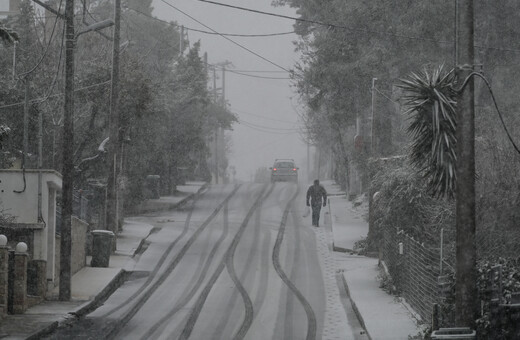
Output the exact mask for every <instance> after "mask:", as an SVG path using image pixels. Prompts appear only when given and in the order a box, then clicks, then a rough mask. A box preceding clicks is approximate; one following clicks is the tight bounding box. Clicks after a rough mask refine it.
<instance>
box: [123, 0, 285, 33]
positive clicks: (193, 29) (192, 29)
mask: <svg viewBox="0 0 520 340" xmlns="http://www.w3.org/2000/svg"><path fill="white" fill-rule="evenodd" d="M128 9H129V10H131V11H134V12H136V13H139V14H141V15H143V16H145V17H147V18H150V19H153V20H156V21H160V22H163V23H165V24H168V25H171V26H175V27H180V25H178V24H175V23H172V22H168V21H166V20H162V19H159V18H157V17H154V16H151V15H149V14H146V13H144V12H142V11H139V10H137V9H135V8H131V7H128ZM184 29H185V30H188V31H193V32H198V33H204V34H212V35H225V36H228V37H246V38H260V37H275V36H280V35H288V34H295V32H294V31H288V32H277V33H265V34H240V33H219V32H210V31H204V30H199V29H196V28H190V27H186V26H184Z"/></svg>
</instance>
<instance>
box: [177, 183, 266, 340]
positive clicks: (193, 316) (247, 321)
mask: <svg viewBox="0 0 520 340" xmlns="http://www.w3.org/2000/svg"><path fill="white" fill-rule="evenodd" d="M273 187H274V186H273V185H271V189H270V192H271V191H272V190H273ZM266 189H267V186H266V187H264V188H263V190H262V192H261V193H260V195H259V196H258V198H257V200H256V201H255V202H254V203H253V206H252V207H251V208H250V209H249V211H248V213H247V215H246V217H245V218H244V220H243V222H242V224H241V225H240V228H239V229H238V231H237V233H236V234H235V237H234V238H233V241H232V242H231V245H230V246H229V248H228V250H227V251H226V255H224V258H223V259H222V260H221V261H220V264H219V266H218V268H217V269H216V270H215V272H214V273H213V275H212V276H211V278H210V280H209V282H208V283H207V284H206V286H205V287H204V289H203V291H202V293H201V294H200V295H199V298H198V299H197V302H196V303H195V305H194V307H193V309H192V311H191V313H190V315H189V317H188V321H187V322H186V325H185V327H184V329H183V331H182V333H181V335H180V337H179V339H181V340H186V339H188V338H189V337H190V335H191V332H192V331H193V328H194V327H195V323H196V322H197V319H198V317H199V315H200V312H201V311H202V307H204V304H205V303H206V300H207V298H208V295H209V293H210V292H211V289H212V288H213V286H214V285H215V282H216V281H217V279H218V278H219V276H220V274H221V273H222V271H223V270H224V268H225V267H226V263H227V261H229V260H228V259H229V258H230V257H231V260H232V258H233V255H234V252H235V249H236V246H237V245H238V242H239V241H240V238H241V237H242V234H243V233H244V230H245V228H246V227H247V224H248V223H249V220H250V219H251V217H252V215H253V213H254V212H255V210H256V209H257V208H258V206H259V205H260V204H261V202H262V201H263V200H264V199H265V196H264V193H265V191H266ZM235 279H236V275H235ZM233 282H235V284H238V286H237V288H238V289H239V291H240V293H241V295H242V297H243V299H244V303H245V305H246V313H245V317H244V320H243V322H242V325H241V327H240V329H239V331H238V332H237V334H235V336H234V338H235V339H236V338H237V336H240V335H241V334H244V335H245V333H247V330H248V329H249V326H250V325H251V322H252V319H253V309H252V303H250V302H251V299H250V298H249V295H247V292H246V291H245V289H244V287H243V286H242V284H241V283H240V281H238V280H237V281H235V280H233ZM240 287H241V288H240ZM248 302H249V303H248Z"/></svg>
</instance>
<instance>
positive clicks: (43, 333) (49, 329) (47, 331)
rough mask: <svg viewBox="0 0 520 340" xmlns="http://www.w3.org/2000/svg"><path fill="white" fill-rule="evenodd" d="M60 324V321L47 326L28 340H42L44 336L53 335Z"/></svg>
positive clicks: (27, 339)
mask: <svg viewBox="0 0 520 340" xmlns="http://www.w3.org/2000/svg"><path fill="white" fill-rule="evenodd" d="M59 325H60V323H59V321H54V322H52V323H51V324H49V325H47V326H45V327H44V328H42V329H40V330H39V331H37V332H34V333H33V334H31V335H29V336H28V337H27V338H25V339H26V340H37V339H41V338H42V337H44V336H47V335H50V334H52V333H53V332H54V331H55V330H56V329H57V328H58V327H59Z"/></svg>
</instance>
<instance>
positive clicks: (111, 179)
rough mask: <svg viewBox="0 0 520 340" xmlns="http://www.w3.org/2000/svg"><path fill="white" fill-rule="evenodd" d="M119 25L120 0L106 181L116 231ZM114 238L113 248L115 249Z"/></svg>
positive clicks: (108, 218)
mask: <svg viewBox="0 0 520 340" xmlns="http://www.w3.org/2000/svg"><path fill="white" fill-rule="evenodd" d="M120 27H121V0H115V1H114V37H113V39H114V41H113V47H112V84H111V85H112V87H111V98H110V99H111V100H110V120H109V138H110V139H109V141H110V142H109V145H108V164H109V171H108V181H107V209H106V228H107V230H110V231H112V232H113V233H116V232H117V230H118V220H119V218H118V210H119V209H118V177H119V171H118V168H119V158H120V152H119V150H120V145H119V144H120V141H119V140H120V138H119V48H120V47H119V40H120ZM115 246H116V239H114V244H113V248H114V249H115Z"/></svg>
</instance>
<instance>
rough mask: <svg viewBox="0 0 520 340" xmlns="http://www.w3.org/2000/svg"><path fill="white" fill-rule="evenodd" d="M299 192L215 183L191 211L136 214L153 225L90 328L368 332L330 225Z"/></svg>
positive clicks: (170, 334) (343, 335)
mask: <svg viewBox="0 0 520 340" xmlns="http://www.w3.org/2000/svg"><path fill="white" fill-rule="evenodd" d="M302 191H303V190H299V189H298V187H297V186H296V185H295V184H292V183H276V184H243V185H241V186H234V185H227V186H224V185H222V186H213V187H211V188H210V189H208V190H207V191H206V192H205V193H203V194H202V195H201V196H200V197H199V198H197V199H196V200H195V201H194V202H193V204H188V205H187V206H186V207H185V209H184V211H172V212H163V213H158V214H155V215H148V216H143V217H136V218H134V219H135V220H136V221H139V222H144V223H148V224H151V225H153V226H154V229H153V232H152V233H151V234H150V235H149V236H148V238H147V239H146V243H145V245H144V247H143V249H142V251H141V252H140V254H139V255H138V256H137V257H135V263H134V264H133V265H132V268H129V269H131V270H132V274H130V275H129V276H128V279H127V281H125V283H124V284H123V285H122V286H121V287H120V288H119V289H118V290H117V291H116V292H115V293H114V294H112V296H111V297H110V298H109V299H108V300H107V301H106V302H105V303H104V305H103V306H101V307H100V308H98V309H97V310H96V311H94V312H93V313H91V314H90V315H88V316H87V318H86V319H85V320H83V322H82V324H83V332H85V333H89V332H90V331H91V332H92V334H98V335H100V333H101V334H103V336H105V337H111V338H116V339H188V338H190V339H364V337H363V335H360V332H359V330H360V329H361V327H360V326H359V324H358V322H357V319H356V318H355V316H354V315H353V313H349V312H348V306H346V305H348V304H345V301H343V303H342V301H341V300H340V293H339V290H340V288H338V280H337V278H336V273H335V266H334V261H333V259H332V257H331V256H330V248H329V245H330V242H329V240H328V239H327V235H326V233H325V232H323V230H317V229H314V228H313V227H311V226H310V220H309V219H305V220H304V219H303V218H302V217H301V216H302V213H303V206H304V205H303V202H304V197H303V193H302ZM322 218H324V217H323V216H322ZM345 306H346V307H347V308H346V309H347V312H345V308H344V307H345ZM347 315H349V317H347ZM85 335H87V336H88V334H85Z"/></svg>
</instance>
